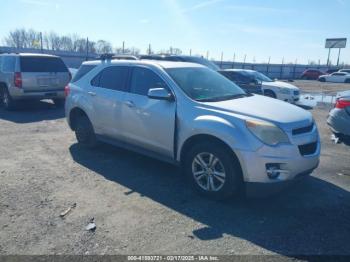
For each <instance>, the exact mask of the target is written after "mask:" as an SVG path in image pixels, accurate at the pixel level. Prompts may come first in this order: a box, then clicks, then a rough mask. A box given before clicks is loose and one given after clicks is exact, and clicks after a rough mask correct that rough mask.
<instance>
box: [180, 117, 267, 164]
mask: <svg viewBox="0 0 350 262" xmlns="http://www.w3.org/2000/svg"><path fill="white" fill-rule="evenodd" d="M196 135H209V136H213V137H216V138H218V139H220V140H221V141H222V142H224V143H225V144H227V145H228V146H229V147H230V148H231V149H232V150H233V151H256V150H257V149H259V148H260V147H261V143H260V142H259V141H258V140H257V139H256V138H255V137H254V136H253V135H252V134H251V133H250V132H249V131H248V130H247V128H246V126H245V123H244V121H243V120H239V121H238V120H237V121H236V122H235V123H234V122H232V121H228V120H227V119H225V118H222V117H219V116H213V115H202V116H198V117H197V118H195V119H193V120H192V121H190V123H188V125H186V124H185V125H184V126H180V128H179V134H178V145H179V147H178V154H177V156H178V160H180V154H181V150H182V147H183V146H184V144H185V143H186V141H188V139H191V138H192V137H194V136H196Z"/></svg>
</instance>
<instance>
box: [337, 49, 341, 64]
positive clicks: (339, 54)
mask: <svg viewBox="0 0 350 262" xmlns="http://www.w3.org/2000/svg"><path fill="white" fill-rule="evenodd" d="M340 50H341V48H339V53H338V60H337V67H338V66H339V59H340Z"/></svg>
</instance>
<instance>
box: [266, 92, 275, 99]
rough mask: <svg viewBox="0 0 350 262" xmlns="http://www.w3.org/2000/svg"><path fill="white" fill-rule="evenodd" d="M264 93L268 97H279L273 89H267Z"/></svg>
mask: <svg viewBox="0 0 350 262" xmlns="http://www.w3.org/2000/svg"><path fill="white" fill-rule="evenodd" d="M264 95H265V96H267V97H271V98H275V99H276V98H277V96H276V94H275V92H273V91H271V90H266V91H264Z"/></svg>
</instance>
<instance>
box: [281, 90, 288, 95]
mask: <svg viewBox="0 0 350 262" xmlns="http://www.w3.org/2000/svg"><path fill="white" fill-rule="evenodd" d="M280 92H281V94H286V95H287V94H290V89H289V88H280Z"/></svg>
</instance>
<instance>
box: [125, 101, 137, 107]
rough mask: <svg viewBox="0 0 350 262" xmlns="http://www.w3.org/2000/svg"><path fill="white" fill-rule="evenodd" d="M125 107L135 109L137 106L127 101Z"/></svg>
mask: <svg viewBox="0 0 350 262" xmlns="http://www.w3.org/2000/svg"><path fill="white" fill-rule="evenodd" d="M125 105H126V106H128V107H130V108H131V107H135V104H134V103H133V102H132V101H126V102H125Z"/></svg>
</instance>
